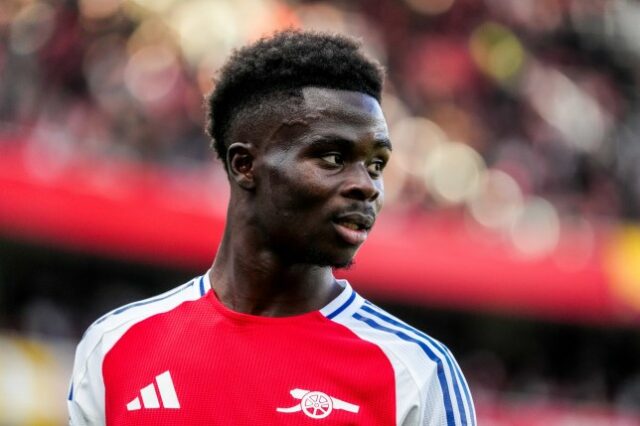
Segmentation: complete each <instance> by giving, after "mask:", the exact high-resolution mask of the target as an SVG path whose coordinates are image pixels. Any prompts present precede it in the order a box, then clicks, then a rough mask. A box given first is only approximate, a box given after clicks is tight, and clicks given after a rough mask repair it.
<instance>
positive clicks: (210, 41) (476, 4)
mask: <svg viewBox="0 0 640 426" xmlns="http://www.w3.org/2000/svg"><path fill="white" fill-rule="evenodd" d="M638 22H640V5H638V4H637V3H636V2H633V1H629V0H593V1H582V0H544V1H539V0H404V1H394V0H371V1H355V2H339V1H335V2H332V1H329V2H311V1H285V0H237V1H231V0H218V1H215V2H211V1H209V2H207V1H201V0H182V1H177V0H157V1H154V0H101V1H91V0H77V1H71V0H7V1H3V2H2V3H1V4H0V40H1V42H0V132H1V134H2V135H4V136H3V139H7V138H9V137H12V138H13V137H15V136H16V135H17V136H19V137H26V138H27V139H29V140H30V141H31V143H34V144H40V145H44V146H45V148H47V149H51V150H54V151H56V152H60V153H61V154H60V155H62V156H64V155H87V156H98V157H104V156H107V157H109V156H120V157H125V158H134V159H136V160H142V161H153V162H161V163H168V164H176V163H178V164H188V165H193V166H194V167H197V166H198V165H202V164H206V165H210V164H211V163H212V162H211V159H212V157H213V154H212V153H211V151H210V149H209V141H208V139H207V137H206V136H205V135H204V132H203V121H204V113H203V108H202V101H203V96H204V95H205V94H207V93H208V92H209V91H210V90H211V88H212V86H213V84H214V81H213V77H214V75H215V71H216V70H217V69H218V68H219V66H220V65H221V63H222V61H223V60H224V59H225V58H226V56H227V55H228V54H229V52H230V51H231V50H232V49H233V48H235V47H237V46H240V45H243V44H245V43H246V42H248V41H251V40H255V39H257V38H259V37H260V36H262V35H265V34H269V33H271V32H273V31H275V30H276V29H278V28H283V27H303V28H313V29H319V30H332V31H340V32H345V33H348V34H352V35H355V36H356V37H359V38H361V39H362V40H363V42H364V44H365V46H366V48H367V49H368V50H369V51H370V52H371V54H372V55H373V56H375V57H376V58H379V59H381V61H382V62H383V63H384V65H385V67H386V68H387V70H388V81H387V86H386V87H387V89H386V90H387V95H386V101H385V106H384V107H385V111H386V114H387V116H388V121H389V123H390V125H391V132H392V136H393V140H394V142H395V146H396V151H397V152H398V153H397V155H396V157H397V158H396V159H395V160H394V164H393V165H392V167H391V170H390V171H389V173H388V177H387V181H388V183H387V185H388V187H389V192H390V197H389V198H390V199H391V200H392V202H395V203H400V204H402V205H405V206H406V205H410V206H411V207H415V206H418V207H420V208H422V207H424V208H427V209H448V208H451V207H453V208H454V209H455V208H457V207H458V206H463V207H464V209H465V210H466V211H468V212H470V213H471V215H472V216H473V218H474V219H475V220H476V221H477V222H479V223H480V224H482V225H485V226H488V227H490V228H504V227H509V228H513V227H514V226H516V225H517V224H516V225H514V222H517V221H518V220H519V218H520V219H521V220H524V221H525V222H527V223H529V222H532V221H533V222H536V223H546V224H547V225H546V226H547V233H548V234H550V237H549V238H551V240H553V238H554V235H555V234H557V233H558V232H559V231H558V228H559V227H561V226H562V220H563V218H566V217H588V218H589V217H595V218H604V219H607V220H609V219H612V220H617V219H619V218H630V219H637V218H638V217H639V216H640V168H638V167H635V164H636V163H637V162H638V161H639V160H640V144H639V143H638V138H637V135H638V134H639V133H640V126H639V125H638V122H640V120H638V119H637V118H638V114H639V113H640V109H639V105H640V104H639V102H638V100H637V87H638V78H637V71H636V69H637V64H638V61H639V59H640V58H639V56H640V42H639V41H638V40H640V37H639V36H638V29H637V28H640V25H638ZM515 239H516V240H517V238H515ZM552 242H553V241H552ZM540 244H542V245H543V246H544V241H543V242H542V243H540ZM516 245H517V241H516ZM534 245H535V244H534Z"/></svg>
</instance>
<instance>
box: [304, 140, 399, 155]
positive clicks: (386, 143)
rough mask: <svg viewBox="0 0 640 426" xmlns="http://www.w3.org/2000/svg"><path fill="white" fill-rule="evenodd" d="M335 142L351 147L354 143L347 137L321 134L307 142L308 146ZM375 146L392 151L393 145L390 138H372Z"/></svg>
mask: <svg viewBox="0 0 640 426" xmlns="http://www.w3.org/2000/svg"><path fill="white" fill-rule="evenodd" d="M336 142H340V143H341V144H347V145H349V146H351V147H353V146H354V145H355V142H354V141H352V140H349V139H345V138H343V137H340V136H323V137H321V138H317V139H312V140H311V141H309V142H308V145H309V146H322V145H325V144H333V143H336ZM373 143H374V146H375V148H384V149H388V150H389V151H393V147H392V145H391V140H390V139H389V138H382V139H375V140H374V142H373Z"/></svg>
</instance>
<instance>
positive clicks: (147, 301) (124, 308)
mask: <svg viewBox="0 0 640 426" xmlns="http://www.w3.org/2000/svg"><path fill="white" fill-rule="evenodd" d="M194 283H195V280H191V281H190V282H188V283H186V284H184V285H181V286H180V287H178V288H176V289H175V290H173V291H171V292H170V293H166V294H164V295H160V296H156V297H152V298H151V299H145V300H141V301H139V302H133V303H129V304H128V305H124V306H122V307H120V308H118V309H115V310H113V311H111V312H109V313H108V314H106V315H104V316H103V317H102V318H100V319H99V320H97V321H96V322H95V323H94V324H100V323H101V322H103V321H104V320H106V319H107V318H109V317H111V316H112V315H119V314H121V313H123V312H125V311H128V310H129V309H131V308H135V307H137V306H143V305H148V304H150V303H154V302H159V301H161V300H164V299H168V298H169V297H171V296H173V295H174V294H177V293H180V292H181V291H183V290H185V289H186V288H187V287H190V286H192V285H193V284H194Z"/></svg>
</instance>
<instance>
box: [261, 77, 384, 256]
mask: <svg viewBox="0 0 640 426" xmlns="http://www.w3.org/2000/svg"><path fill="white" fill-rule="evenodd" d="M303 94H304V108H303V113H302V114H301V115H300V116H299V117H289V118H288V119H284V120H280V122H279V123H278V124H277V125H276V126H275V129H276V130H275V131H274V132H273V134H272V135H271V136H270V138H269V140H267V141H265V142H264V143H262V144H261V147H260V149H259V152H258V153H257V155H256V158H255V162H254V173H255V178H256V188H255V208H256V221H257V224H258V227H259V229H260V230H261V232H263V234H264V236H265V239H266V240H267V241H268V242H269V245H270V247H271V249H272V250H273V251H274V252H276V253H278V255H279V256H280V257H282V258H284V259H286V260H288V261H290V262H292V263H308V264H315V265H320V266H333V267H344V266H348V265H349V264H350V263H351V262H352V259H353V257H354V255H355V254H356V251H357V250H358V248H359V247H360V245H361V244H362V243H363V242H364V241H365V240H366V238H367V235H368V233H369V232H370V230H371V228H372V227H373V224H374V222H375V218H376V216H377V214H378V212H379V211H380V209H381V208H382V202H383V198H384V188H383V181H382V171H383V169H384V167H385V165H386V164H387V162H388V160H389V155H390V153H391V144H390V141H389V134H388V130H387V125H386V122H385V119H384V116H383V114H382V110H381V108H380V105H379V103H378V102H377V101H376V100H375V99H374V98H372V97H370V96H368V95H365V94H362V93H358V92H351V91H342V90H332V89H322V88H306V89H304V90H303Z"/></svg>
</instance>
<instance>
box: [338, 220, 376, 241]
mask: <svg viewBox="0 0 640 426" xmlns="http://www.w3.org/2000/svg"><path fill="white" fill-rule="evenodd" d="M374 221H375V219H374V218H373V216H369V215H365V214H362V213H348V214H343V215H340V216H339V217H337V218H336V219H334V220H333V225H334V227H335V229H336V231H337V232H338V235H340V237H342V239H343V240H344V241H345V242H347V243H348V244H350V245H354V246H359V245H360V244H362V243H364V242H365V240H366V239H367V236H368V235H369V230H370V229H371V227H372V226H373V223H374Z"/></svg>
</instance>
